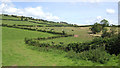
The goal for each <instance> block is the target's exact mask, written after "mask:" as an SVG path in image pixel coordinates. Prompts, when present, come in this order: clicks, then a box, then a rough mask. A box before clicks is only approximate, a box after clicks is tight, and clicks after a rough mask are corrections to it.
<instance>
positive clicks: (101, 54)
mask: <svg viewBox="0 0 120 68" xmlns="http://www.w3.org/2000/svg"><path fill="white" fill-rule="evenodd" d="M66 56H67V57H69V58H76V59H83V60H90V61H93V62H99V63H102V64H104V63H106V62H107V61H109V59H110V57H111V56H110V54H108V53H107V52H106V51H105V50H104V47H99V48H97V49H91V50H88V51H84V52H81V53H75V52H74V51H70V52H68V54H67V55H66Z"/></svg>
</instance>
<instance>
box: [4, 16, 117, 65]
mask: <svg viewBox="0 0 120 68" xmlns="http://www.w3.org/2000/svg"><path fill="white" fill-rule="evenodd" d="M2 19H3V20H2V24H7V25H4V26H2V56H3V58H2V65H3V66H110V65H112V66H117V65H118V56H115V55H110V57H108V56H106V55H104V51H103V57H104V56H105V57H106V58H109V61H108V60H107V61H105V62H104V61H103V60H101V59H100V62H99V61H98V60H97V61H98V62H96V60H95V62H93V61H92V59H91V60H84V59H81V58H79V59H78V58H77V59H76V57H77V54H76V53H75V54H74V52H73V53H72V52H71V51H69V52H67V51H64V49H63V50H62V49H59V48H58V49H56V48H54V47H50V46H53V43H54V46H55V47H56V45H58V47H59V46H60V47H61V48H62V47H63V48H64V47H67V46H68V45H71V43H73V44H74V43H77V44H79V43H86V42H87V43H88V44H90V46H92V45H98V43H99V41H98V42H97V43H96V42H95V44H94V43H91V41H92V40H93V39H94V38H95V37H94V36H91V35H90V33H91V31H90V29H89V28H91V27H90V26H89V27H74V26H71V27H70V26H69V24H61V23H50V22H49V21H47V22H44V21H37V23H33V22H30V21H34V22H36V21H35V20H31V19H30V20H29V21H21V19H20V18H17V17H12V16H10V15H9V16H3V17H2ZM38 22H40V23H44V24H39V23H38ZM48 24H50V25H49V26H48ZM18 25H33V26H32V27H29V26H28V27H26V26H18ZM38 25H41V27H37V26H38ZM56 25H57V26H56ZM60 25H62V26H61V27H60ZM50 26H51V27H50ZM53 26H54V27H53ZM55 26H56V27H55ZM58 26H59V27H58ZM66 26H69V27H66ZM26 28H27V29H26ZM47 31H48V32H47ZM63 31H64V32H63ZM68 35H70V36H68ZM58 36H59V37H58ZM62 36H63V37H62ZM64 36H65V37H64ZM51 37H52V38H51ZM54 37H57V38H54ZM25 38H27V39H25ZM36 38H44V39H45V40H43V39H39V40H36ZM49 38H51V39H49ZM105 40H106V39H105ZM89 42H90V43H89ZM34 43H35V44H34ZM41 43H44V44H45V45H43V46H42V45H39V44H41ZM46 44H50V46H48V45H46ZM88 44H79V45H78V46H81V45H83V46H81V47H83V51H81V50H80V51H81V53H80V55H81V54H82V53H84V52H85V53H87V51H89V50H88V49H87V51H84V46H86V47H87V46H88V47H89V45H88ZM104 44H106V43H104ZM32 45H33V46H32ZM106 45H107V44H106ZM93 47H94V46H93ZM74 48H75V47H74ZM73 51H75V49H73ZM105 54H107V55H109V54H108V53H106V52H105ZM75 56H76V57H75ZM100 56H101V54H100ZM106 58H105V59H106ZM101 61H102V62H101Z"/></svg>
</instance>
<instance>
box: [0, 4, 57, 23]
mask: <svg viewBox="0 0 120 68" xmlns="http://www.w3.org/2000/svg"><path fill="white" fill-rule="evenodd" d="M0 13H4V14H13V15H20V16H30V17H34V18H41V19H45V20H51V21H58V20H59V17H58V16H53V14H52V13H49V12H44V11H43V9H42V7H41V6H38V7H35V8H33V7H26V8H22V9H19V8H16V7H15V6H13V5H11V6H10V5H8V4H7V3H2V4H1V5H0Z"/></svg>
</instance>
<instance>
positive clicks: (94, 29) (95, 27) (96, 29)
mask: <svg viewBox="0 0 120 68" xmlns="http://www.w3.org/2000/svg"><path fill="white" fill-rule="evenodd" d="M101 30H102V26H101V24H99V23H95V24H94V25H93V26H92V28H91V31H92V32H93V33H94V34H96V33H98V32H100V31H101Z"/></svg>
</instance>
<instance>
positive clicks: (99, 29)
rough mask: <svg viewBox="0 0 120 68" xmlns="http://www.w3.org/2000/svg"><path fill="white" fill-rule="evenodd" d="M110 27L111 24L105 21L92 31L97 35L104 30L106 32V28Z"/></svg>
mask: <svg viewBox="0 0 120 68" xmlns="http://www.w3.org/2000/svg"><path fill="white" fill-rule="evenodd" d="M108 26H109V22H108V20H106V19H103V20H101V21H100V23H97V22H96V23H95V24H94V25H93V26H92V28H91V31H92V33H94V34H96V33H98V32H101V31H102V30H104V28H105V27H108ZM105 30H106V29H105Z"/></svg>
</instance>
